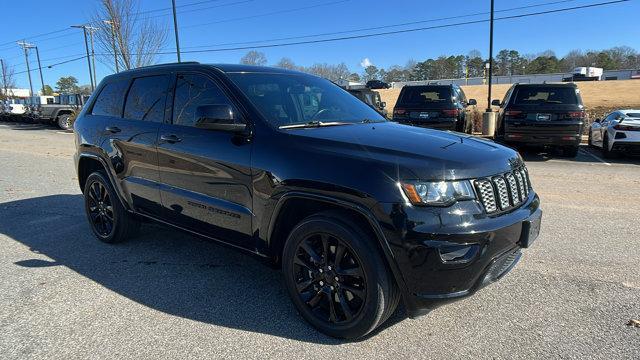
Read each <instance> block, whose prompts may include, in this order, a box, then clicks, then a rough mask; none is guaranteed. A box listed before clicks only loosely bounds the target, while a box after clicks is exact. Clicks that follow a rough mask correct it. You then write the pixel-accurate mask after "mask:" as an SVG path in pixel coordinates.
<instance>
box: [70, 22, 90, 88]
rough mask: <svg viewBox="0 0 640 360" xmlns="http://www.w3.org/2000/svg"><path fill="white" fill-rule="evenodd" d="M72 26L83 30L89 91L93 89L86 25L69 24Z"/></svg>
mask: <svg viewBox="0 0 640 360" xmlns="http://www.w3.org/2000/svg"><path fill="white" fill-rule="evenodd" d="M71 27H72V28H76V29H82V30H83V32H84V48H85V50H86V51H87V65H88V66H89V80H90V81H91V91H92V92H93V90H94V89H95V86H94V84H93V73H92V71H91V57H90V56H89V43H88V42H87V27H86V26H85V25H71Z"/></svg>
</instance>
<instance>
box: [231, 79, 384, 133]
mask: <svg viewBox="0 0 640 360" xmlns="http://www.w3.org/2000/svg"><path fill="white" fill-rule="evenodd" d="M229 77H230V78H231V80H232V81H233V82H234V83H235V84H236V85H237V86H238V87H239V88H240V90H242V92H243V93H244V94H245V95H246V96H247V97H248V98H249V101H251V103H252V104H253V105H254V106H255V107H256V108H257V109H258V110H259V111H260V113H261V114H262V115H263V116H264V118H265V119H266V120H267V121H268V122H269V123H271V124H272V125H273V126H276V127H283V126H289V125H297V124H307V123H312V122H323V123H327V122H339V123H361V122H377V121H380V122H382V121H386V120H385V119H384V118H383V117H382V116H381V115H380V114H378V113H377V112H376V111H375V110H373V109H372V108H371V107H369V106H367V105H366V104H365V103H363V102H362V101H360V100H358V99H357V98H355V97H354V96H352V95H351V94H349V93H348V92H346V91H345V90H343V89H341V88H340V87H338V86H336V85H334V84H332V83H331V82H329V81H327V80H324V79H321V78H318V77H315V76H311V75H303V74H273V73H230V74H229Z"/></svg>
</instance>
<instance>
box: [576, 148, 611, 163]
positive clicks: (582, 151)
mask: <svg viewBox="0 0 640 360" xmlns="http://www.w3.org/2000/svg"><path fill="white" fill-rule="evenodd" d="M580 152H581V153H583V154H587V155H589V156H591V157H592V158H594V159H596V160H598V161H600V162H601V163H603V164H605V165H608V166H611V164H609V163H608V162H606V161H604V160H602V159H600V158H599V157H597V156H595V155H593V154H592V153H590V152H588V151H586V150H582V149H580Z"/></svg>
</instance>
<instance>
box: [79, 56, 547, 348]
mask: <svg viewBox="0 0 640 360" xmlns="http://www.w3.org/2000/svg"><path fill="white" fill-rule="evenodd" d="M74 129H75V141H76V145H77V152H76V155H75V163H76V166H77V171H78V181H79V185H80V188H81V189H82V192H83V194H84V199H85V211H86V214H87V218H88V221H89V224H90V227H91V229H92V231H93V233H94V234H95V236H96V237H97V238H98V239H99V240H101V241H104V242H107V243H114V242H119V241H123V240H126V239H127V238H129V237H132V236H133V235H134V234H135V233H136V231H138V230H139V227H140V221H141V220H142V219H147V220H154V221H159V222H161V223H164V224H167V225H170V226H173V227H176V228H179V229H183V230H186V231H188V232H190V233H193V234H197V235H200V236H203V237H206V238H209V239H214V240H217V241H220V242H222V243H225V244H228V245H230V246H233V247H236V248H238V249H242V250H244V251H246V252H248V253H251V254H254V255H255V256H258V257H260V258H264V259H268V260H269V261H270V262H271V263H272V264H274V265H276V266H279V267H280V268H281V269H282V272H283V275H284V284H285V286H286V289H287V291H288V293H289V295H290V297H291V300H292V302H293V304H294V306H295V307H296V309H297V310H298V311H299V312H300V314H301V315H302V317H304V318H305V319H306V320H307V321H308V322H309V323H311V324H312V325H313V326H315V327H316V328H318V329H319V330H320V331H322V332H324V333H326V334H329V335H331V336H336V337H342V338H358V337H362V336H364V335H366V334H368V333H370V332H371V331H373V330H374V329H375V328H376V327H378V326H379V325H380V324H382V323H383V322H384V321H385V320H387V318H389V316H390V315H391V314H392V313H393V312H394V310H395V308H396V306H397V305H398V303H399V301H400V300H402V301H403V303H404V307H405V309H406V311H407V312H408V314H409V316H411V317H415V316H418V315H421V314H424V313H426V312H427V311H429V310H430V309H433V308H434V307H436V306H437V305H440V304H443V303H447V302H451V301H453V300H456V299H460V298H463V297H465V296H467V295H470V294H472V293H473V292H475V291H476V290H478V289H479V288H481V287H483V286H485V285H487V284H490V283H491V282H493V281H496V280H498V279H499V278H501V277H502V276H503V275H504V274H506V273H507V272H508V271H509V270H510V269H511V268H512V267H513V266H514V265H515V264H516V263H517V261H518V259H519V258H520V255H521V252H520V250H521V249H522V248H526V247H528V246H529V245H530V244H531V242H532V241H534V240H535V238H536V237H537V235H538V231H539V228H540V221H541V210H540V208H539V199H538V196H537V195H536V194H535V193H534V191H533V190H532V188H531V183H530V182H529V176H528V172H527V169H526V167H525V165H524V163H523V161H522V159H521V158H520V156H519V155H518V153H517V152H515V151H513V150H511V149H509V148H506V147H503V146H501V145H498V144H495V143H492V142H489V141H485V140H482V139H478V138H473V137H470V136H466V135H464V134H460V133H447V132H441V131H436V130H431V129H423V128H415V127H409V126H405V125H400V124H396V123H393V122H389V121H386V120H385V119H384V118H383V117H382V116H381V115H380V114H378V113H377V112H376V111H375V110H373V109H372V108H371V107H369V106H368V105H366V104H365V103H363V102H362V101H360V100H358V99H357V98H356V97H354V96H352V95H351V94H349V93H348V92H346V91H344V90H343V89H341V88H339V87H338V86H336V85H334V84H332V83H331V82H329V81H327V80H324V79H321V78H319V77H316V76H312V75H308V74H304V73H300V72H295V71H290V70H284V69H275V68H267V67H251V66H242V65H200V64H198V63H181V64H166V65H157V66H150V67H146V68H141V69H136V70H131V71H125V72H121V73H118V74H114V75H110V76H108V77H106V78H105V79H104V80H103V81H102V82H101V83H100V85H99V86H98V88H97V89H96V91H95V92H94V95H92V97H91V99H90V100H89V103H88V104H87V106H85V107H84V108H83V110H82V112H81V113H80V115H79V117H78V119H77V121H76V122H75V124H74ZM159 236H161V235H159ZM213 255H214V254H212V256H213ZM239 286H242V285H241V284H239ZM185 296H188V294H185ZM211 296H216V294H215V293H212V294H211ZM270 296H271V295H270ZM185 301H186V302H188V301H189V300H188V299H185ZM255 301H262V299H260V298H256V299H255ZM233 306H241V305H240V304H237V305H233ZM223 311H224V310H223Z"/></svg>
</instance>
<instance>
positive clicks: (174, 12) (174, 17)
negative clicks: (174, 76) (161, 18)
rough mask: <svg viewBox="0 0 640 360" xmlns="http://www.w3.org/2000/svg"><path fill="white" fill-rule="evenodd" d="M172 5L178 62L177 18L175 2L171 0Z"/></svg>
mask: <svg viewBox="0 0 640 360" xmlns="http://www.w3.org/2000/svg"><path fill="white" fill-rule="evenodd" d="M171 4H172V5H173V32H174V33H175V34H176V54H177V55H178V62H180V40H179V39H178V18H177V17H176V0H171Z"/></svg>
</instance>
